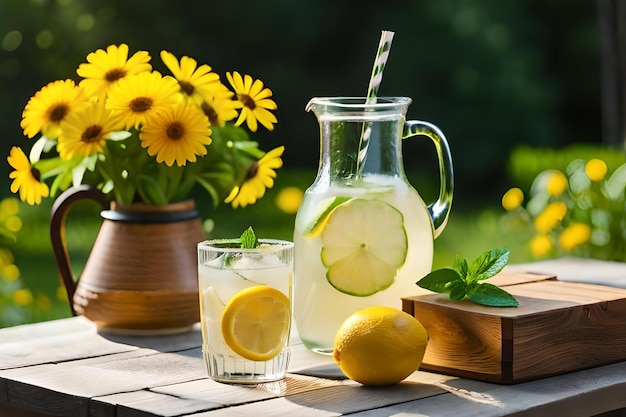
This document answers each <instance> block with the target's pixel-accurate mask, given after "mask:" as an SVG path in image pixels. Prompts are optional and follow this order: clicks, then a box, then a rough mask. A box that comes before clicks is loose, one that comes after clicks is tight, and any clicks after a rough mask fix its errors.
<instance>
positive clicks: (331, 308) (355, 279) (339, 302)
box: [294, 97, 453, 353]
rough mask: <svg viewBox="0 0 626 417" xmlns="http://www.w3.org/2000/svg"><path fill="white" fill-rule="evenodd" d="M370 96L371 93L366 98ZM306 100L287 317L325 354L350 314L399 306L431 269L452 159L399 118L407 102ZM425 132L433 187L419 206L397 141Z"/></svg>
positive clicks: (420, 125)
mask: <svg viewBox="0 0 626 417" xmlns="http://www.w3.org/2000/svg"><path fill="white" fill-rule="evenodd" d="M369 100H370V101H371V99H369ZM370 101H368V99H367V98H364V97H363V98H358V97H337V98H313V99H312V100H311V101H310V102H309V103H308V105H307V107H306V110H307V111H313V113H314V114H315V116H316V117H317V120H318V122H319V125H320V139H321V156H320V162H319V169H318V173H317V177H316V179H315V181H314V182H313V184H312V185H311V186H310V187H309V188H308V189H307V190H306V192H305V195H304V199H303V201H302V204H301V206H300V209H299V211H298V214H297V216H296V222H295V231H294V242H295V257H294V262H295V263H294V268H295V271H294V276H295V278H294V316H295V322H296V326H297V330H298V334H299V336H300V338H301V339H302V342H303V343H304V345H305V346H306V347H307V348H309V349H311V350H313V351H316V352H319V353H332V349H333V343H334V337H335V333H336V332H337V329H338V328H339V326H340V325H341V323H342V322H343V321H344V320H345V319H346V318H347V317H348V316H349V315H351V314H352V313H354V312H355V311H357V310H359V309H361V308H364V307H369V306H374V305H387V306H390V307H394V308H398V309H401V308H402V300H401V298H402V297H407V296H412V295H417V294H420V293H422V292H423V290H421V289H420V288H419V287H418V286H417V285H416V284H415V283H416V282H417V281H418V280H419V279H420V278H422V277H423V276H424V275H426V274H428V273H429V272H430V271H431V268H432V261H433V246H434V242H433V241H434V239H435V238H436V237H437V236H439V234H440V233H441V231H442V230H443V229H444V227H445V225H446V222H447V219H448V214H449V212H450V207H451V204H452V192H453V172H452V158H451V156H450V150H449V147H448V143H447V140H446V138H445V136H444V135H443V133H442V132H441V131H440V130H439V129H438V128H437V127H436V126H434V125H432V124H430V123H426V122H422V121H407V120H406V118H405V115H406V112H407V110H408V107H409V105H410V104H411V99H410V98H406V97H379V98H378V99H376V100H375V102H370ZM414 136H423V137H428V138H430V139H431V140H432V141H433V142H434V145H435V148H436V151H437V155H438V159H439V174H440V175H439V176H440V178H439V181H440V191H439V196H438V199H437V201H435V202H433V203H431V204H429V205H426V204H425V203H424V201H423V200H422V198H421V197H420V195H419V194H418V192H417V191H416V190H415V189H414V188H413V187H412V186H411V185H410V184H409V182H408V180H407V178H406V176H405V173H404V166H403V163H402V139H407V138H409V137H414Z"/></svg>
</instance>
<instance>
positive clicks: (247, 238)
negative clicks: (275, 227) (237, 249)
mask: <svg viewBox="0 0 626 417" xmlns="http://www.w3.org/2000/svg"><path fill="white" fill-rule="evenodd" d="M239 240H240V241H241V249H254V248H256V247H257V246H259V239H257V237H256V234H254V230H253V229H252V226H250V227H248V228H247V229H246V230H244V231H243V233H242V234H241V237H240V238H239Z"/></svg>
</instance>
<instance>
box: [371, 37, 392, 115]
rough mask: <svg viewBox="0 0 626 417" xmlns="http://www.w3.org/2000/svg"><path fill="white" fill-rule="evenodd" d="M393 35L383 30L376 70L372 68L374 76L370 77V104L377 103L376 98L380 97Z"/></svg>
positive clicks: (375, 61)
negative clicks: (379, 91) (380, 88)
mask: <svg viewBox="0 0 626 417" xmlns="http://www.w3.org/2000/svg"><path fill="white" fill-rule="evenodd" d="M393 35H394V32H391V31H388V30H383V31H382V33H381V35H380V43H379V44H378V51H376V59H375V60H374V68H372V76H371V77H370V83H369V85H368V87H367V102H368V103H371V102H375V101H376V96H378V88H379V87H380V83H381V81H382V80H383V71H384V70H385V65H386V64H387V58H388V57H389V50H390V49H391V42H392V41H393Z"/></svg>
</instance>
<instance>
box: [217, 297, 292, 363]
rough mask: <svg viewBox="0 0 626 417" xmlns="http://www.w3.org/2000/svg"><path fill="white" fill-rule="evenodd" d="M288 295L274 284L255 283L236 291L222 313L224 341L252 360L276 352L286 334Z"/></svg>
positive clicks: (288, 313) (259, 359) (288, 323)
mask: <svg viewBox="0 0 626 417" xmlns="http://www.w3.org/2000/svg"><path fill="white" fill-rule="evenodd" d="M290 316H291V308H290V305H289V298H287V296H286V295H285V294H283V293H282V292H280V291H278V290H277V289H275V288H272V287H268V286H266V285H256V286H254V287H248V288H246V289H244V290H241V291H239V292H238V293H237V294H235V296H234V297H233V298H231V300H230V301H229V302H228V304H227V305H226V307H225V308H224V313H222V322H221V325H222V326H221V327H222V335H223V337H224V341H225V342H226V344H227V345H228V347H230V348H231V349H232V350H233V351H234V352H235V353H236V354H238V355H240V356H242V357H244V358H246V359H249V360H251V361H268V360H270V359H272V358H274V357H275V356H276V355H278V354H279V353H280V351H281V349H282V348H283V346H284V344H285V340H286V338H287V337H288V335H289V326H290V322H289V319H290Z"/></svg>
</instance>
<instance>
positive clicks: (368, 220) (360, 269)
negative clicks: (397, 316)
mask: <svg viewBox="0 0 626 417" xmlns="http://www.w3.org/2000/svg"><path fill="white" fill-rule="evenodd" d="M320 237H321V240H322V252H321V257H322V263H323V264H324V266H326V267H327V268H328V271H327V273H326V278H327V279H328V282H329V283H330V284H331V285H332V286H333V287H335V289H337V290H339V291H341V292H343V293H346V294H350V295H355V296H359V297H366V296H369V295H372V294H375V293H377V292H379V291H382V290H384V289H386V288H388V287H389V286H390V285H391V284H393V282H394V281H395V279H396V272H397V270H398V268H399V267H401V266H402V265H403V264H404V262H405V260H406V254H407V248H408V239H407V235H406V230H405V228H404V217H403V216H402V213H400V212H399V211H398V210H397V209H396V208H394V207H393V206H391V205H389V204H387V203H385V202H384V201H380V200H370V199H363V198H357V199H353V200H351V201H348V202H346V203H344V204H341V205H339V206H337V207H336V208H335V209H334V210H333V212H332V213H331V214H330V215H329V217H328V220H327V221H326V224H325V226H324V229H323V230H322V231H321V235H320Z"/></svg>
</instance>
